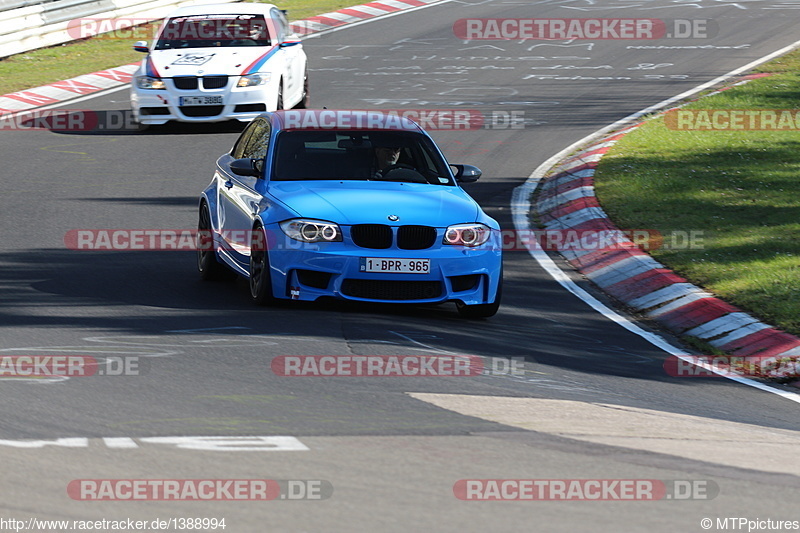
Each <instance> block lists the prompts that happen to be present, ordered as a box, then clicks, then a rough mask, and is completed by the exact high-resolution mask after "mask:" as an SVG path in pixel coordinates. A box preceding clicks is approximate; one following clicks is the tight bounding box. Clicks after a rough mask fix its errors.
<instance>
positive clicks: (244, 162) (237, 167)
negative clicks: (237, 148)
mask: <svg viewBox="0 0 800 533" xmlns="http://www.w3.org/2000/svg"><path fill="white" fill-rule="evenodd" d="M258 167H259V165H256V160H255V159H249V158H245V159H234V160H233V161H231V172H233V173H234V174H236V175H237V176H254V177H256V178H257V177H259V176H261V170H260V169H259V168H258Z"/></svg>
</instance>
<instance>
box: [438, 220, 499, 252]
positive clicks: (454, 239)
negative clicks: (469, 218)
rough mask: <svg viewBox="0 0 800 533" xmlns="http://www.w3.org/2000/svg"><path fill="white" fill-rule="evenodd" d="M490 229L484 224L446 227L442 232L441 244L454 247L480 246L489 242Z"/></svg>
mask: <svg viewBox="0 0 800 533" xmlns="http://www.w3.org/2000/svg"><path fill="white" fill-rule="evenodd" d="M491 234H492V228H490V227H489V226H487V225H485V224H479V223H474V224H455V225H454V226H448V228H447V230H446V231H445V232H444V239H443V240H442V244H452V245H456V246H469V247H473V246H480V245H481V244H485V243H486V241H488V240H489V237H490V236H491Z"/></svg>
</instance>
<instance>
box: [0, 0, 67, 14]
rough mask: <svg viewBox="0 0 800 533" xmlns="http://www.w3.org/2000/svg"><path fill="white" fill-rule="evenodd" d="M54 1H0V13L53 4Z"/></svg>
mask: <svg viewBox="0 0 800 533" xmlns="http://www.w3.org/2000/svg"><path fill="white" fill-rule="evenodd" d="M55 1H56V0H0V12H3V11H10V10H12V9H19V8H21V7H28V6H35V5H38V4H46V3H48V2H55Z"/></svg>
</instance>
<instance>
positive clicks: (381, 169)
mask: <svg viewBox="0 0 800 533" xmlns="http://www.w3.org/2000/svg"><path fill="white" fill-rule="evenodd" d="M401 150H402V149H401V148H400V147H399V146H376V147H375V172H373V174H372V178H373V179H381V178H383V177H384V175H385V172H386V170H388V169H390V168H392V167H395V165H397V164H398V161H399V160H400V151H401ZM395 168H396V167H395Z"/></svg>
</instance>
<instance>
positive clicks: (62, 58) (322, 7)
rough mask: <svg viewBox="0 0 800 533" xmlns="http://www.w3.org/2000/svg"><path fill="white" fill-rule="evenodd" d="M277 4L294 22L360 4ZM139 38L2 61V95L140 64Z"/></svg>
mask: <svg viewBox="0 0 800 533" xmlns="http://www.w3.org/2000/svg"><path fill="white" fill-rule="evenodd" d="M267 3H275V4H276V5H277V6H278V7H280V8H281V9H286V10H288V12H289V19H290V20H300V19H303V18H308V17H311V16H313V15H318V14H320V13H327V12H329V11H335V10H337V9H341V8H343V7H349V6H351V5H354V4H358V3H359V2H358V1H357V0H345V1H336V0H287V1H285V2H267ZM137 40H138V39H137V38H135V37H134V38H131V39H109V38H106V37H102V36H100V37H96V38H92V39H85V40H82V41H75V42H71V43H66V44H63V45H58V46H52V47H50V48H43V49H40V50H32V51H30V52H25V53H23V54H17V55H14V56H10V57H7V58H4V59H0V94H8V93H11V92H15V91H21V90H23V89H30V88H32V87H38V86H40V85H46V84H48V83H53V82H56V81H61V80H64V79H68V78H73V77H75V76H79V75H81V74H89V73H91V72H96V71H98V70H104V69H107V68H113V67H118V66H120V65H127V64H128V63H134V62H136V61H140V60H141V59H142V58H143V57H144V54H141V53H139V52H134V51H133V43H134V42H136V41H137Z"/></svg>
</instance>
